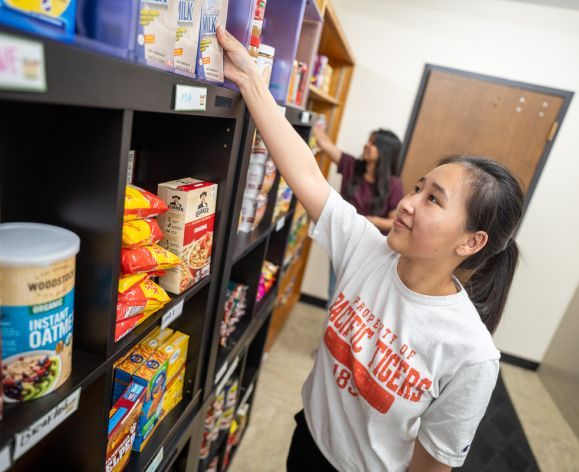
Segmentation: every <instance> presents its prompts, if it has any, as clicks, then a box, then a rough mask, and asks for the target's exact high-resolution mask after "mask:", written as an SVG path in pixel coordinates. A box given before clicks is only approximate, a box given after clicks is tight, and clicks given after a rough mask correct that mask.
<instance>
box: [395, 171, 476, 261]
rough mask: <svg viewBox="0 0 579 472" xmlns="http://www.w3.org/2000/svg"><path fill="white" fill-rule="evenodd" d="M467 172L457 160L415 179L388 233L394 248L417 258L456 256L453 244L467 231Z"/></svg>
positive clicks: (457, 243)
mask: <svg viewBox="0 0 579 472" xmlns="http://www.w3.org/2000/svg"><path fill="white" fill-rule="evenodd" d="M467 172H468V171H467V170H466V169H465V167H464V166H462V165H460V164H446V165H443V166H440V167H437V168H436V169H434V170H433V171H432V172H430V173H429V174H427V175H426V176H425V177H423V178H421V179H420V180H419V181H418V182H417V183H416V187H415V188H414V190H413V191H412V192H410V193H409V194H408V195H406V196H405V197H404V198H403V199H402V200H401V201H400V203H399V204H398V208H397V213H396V215H397V217H396V219H395V220H394V224H393V227H392V231H391V232H390V234H389V235H388V244H389V245H390V247H391V248H392V249H393V250H394V251H396V252H398V253H400V254H401V255H403V256H407V257H411V258H420V259H441V260H442V259H444V258H447V257H454V256H455V254H456V248H457V247H458V246H460V245H461V244H464V243H465V242H466V241H468V240H469V234H470V233H467V231H466V230H465V226H466V216H467V215H466V208H465V202H466V198H467V196H468V193H467V192H468V188H467V185H465V183H467V182H468V175H467Z"/></svg>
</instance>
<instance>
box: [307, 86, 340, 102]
mask: <svg viewBox="0 0 579 472" xmlns="http://www.w3.org/2000/svg"><path fill="white" fill-rule="evenodd" d="M310 98H311V99H313V100H319V101H321V102H326V103H330V104H332V105H339V104H340V101H339V100H338V99H337V98H334V97H332V96H331V95H330V94H329V93H326V92H324V91H323V90H322V89H320V88H318V87H316V86H315V85H310Z"/></svg>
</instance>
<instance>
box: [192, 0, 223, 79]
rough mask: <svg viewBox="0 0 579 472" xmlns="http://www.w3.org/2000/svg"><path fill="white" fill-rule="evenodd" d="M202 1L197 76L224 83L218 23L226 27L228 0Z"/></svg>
mask: <svg viewBox="0 0 579 472" xmlns="http://www.w3.org/2000/svg"><path fill="white" fill-rule="evenodd" d="M201 2H202V7H201V28H200V32H199V50H198V52H197V77H198V78H199V79H202V80H207V81H209V82H216V83H223V79H224V77H223V49H222V48H221V45H220V44H219V42H218V41H217V25H218V24H219V25H221V26H223V27H224V28H225V23H226V21H227V5H228V0H201Z"/></svg>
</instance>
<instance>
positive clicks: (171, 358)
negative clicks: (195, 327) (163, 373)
mask: <svg viewBox="0 0 579 472" xmlns="http://www.w3.org/2000/svg"><path fill="white" fill-rule="evenodd" d="M188 347H189V336H187V335H186V334H184V333H180V332H179V331H177V332H175V333H174V334H173V335H172V336H171V337H170V338H169V339H167V340H166V341H165V342H164V343H163V345H162V346H161V347H160V348H159V351H161V352H162V353H163V354H165V355H166V356H167V383H169V382H171V380H173V377H174V376H175V375H176V374H177V372H179V370H181V368H182V367H183V366H184V365H185V363H186V362H187V348H188Z"/></svg>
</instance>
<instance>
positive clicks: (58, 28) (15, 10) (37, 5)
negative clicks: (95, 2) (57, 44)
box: [0, 0, 76, 41]
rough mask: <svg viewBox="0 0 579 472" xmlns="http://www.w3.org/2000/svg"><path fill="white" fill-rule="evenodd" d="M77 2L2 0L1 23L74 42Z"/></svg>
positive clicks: (0, 1)
mask: <svg viewBox="0 0 579 472" xmlns="http://www.w3.org/2000/svg"><path fill="white" fill-rule="evenodd" d="M75 15H76V1H75V0H43V1H40V0H36V1H33V0H0V23H2V24H5V25H8V26H11V27H13V28H18V29H22V30H26V31H31V32H33V33H37V34H42V35H45V36H49V37H52V38H56V39H61V40H66V41H72V39H73V37H74V28H75V19H76V16H75Z"/></svg>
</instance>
